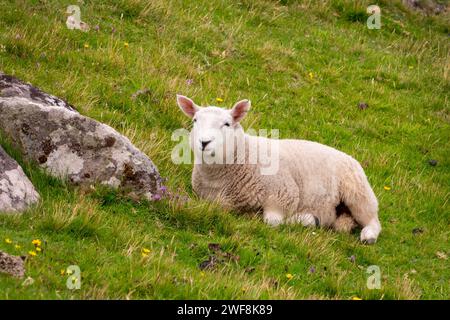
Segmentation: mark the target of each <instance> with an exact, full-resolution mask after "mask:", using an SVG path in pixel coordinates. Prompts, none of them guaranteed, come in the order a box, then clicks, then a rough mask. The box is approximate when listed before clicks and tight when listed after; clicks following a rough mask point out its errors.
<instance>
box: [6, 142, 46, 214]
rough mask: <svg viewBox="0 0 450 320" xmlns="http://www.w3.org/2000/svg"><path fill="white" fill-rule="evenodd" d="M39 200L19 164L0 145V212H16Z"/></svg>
mask: <svg viewBox="0 0 450 320" xmlns="http://www.w3.org/2000/svg"><path fill="white" fill-rule="evenodd" d="M38 201H39V194H38V193H37V192H36V190H35V189H34V187H33V184H32V183H31V181H30V180H29V179H28V177H27V176H26V175H25V173H24V172H23V170H22V168H21V167H20V165H19V164H18V163H17V162H16V161H14V160H13V159H12V158H10V157H9V155H8V154H7V153H6V152H5V150H3V148H2V147H0V212H7V213H18V212H21V211H24V210H26V209H27V208H28V206H30V205H32V204H34V203H36V202H38Z"/></svg>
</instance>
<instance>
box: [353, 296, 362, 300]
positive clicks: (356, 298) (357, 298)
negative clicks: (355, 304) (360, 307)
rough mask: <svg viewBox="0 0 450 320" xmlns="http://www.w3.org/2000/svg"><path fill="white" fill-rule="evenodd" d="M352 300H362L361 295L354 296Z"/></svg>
mask: <svg viewBox="0 0 450 320" xmlns="http://www.w3.org/2000/svg"><path fill="white" fill-rule="evenodd" d="M352 300H362V299H361V298H360V297H357V296H354V297H352Z"/></svg>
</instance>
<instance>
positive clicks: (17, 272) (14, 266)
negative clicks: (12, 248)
mask: <svg viewBox="0 0 450 320" xmlns="http://www.w3.org/2000/svg"><path fill="white" fill-rule="evenodd" d="M24 262H25V257H17V256H12V255H9V254H7V253H6V252H2V251H0V272H1V273H6V274H9V275H11V276H13V277H17V278H23V276H24V275H25V263H24Z"/></svg>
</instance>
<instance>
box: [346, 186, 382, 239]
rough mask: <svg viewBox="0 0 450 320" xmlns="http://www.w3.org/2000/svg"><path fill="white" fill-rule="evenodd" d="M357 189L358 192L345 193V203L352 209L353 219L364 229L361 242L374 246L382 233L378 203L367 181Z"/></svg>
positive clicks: (348, 191) (349, 191)
mask: <svg viewBox="0 0 450 320" xmlns="http://www.w3.org/2000/svg"><path fill="white" fill-rule="evenodd" d="M356 188H357V190H347V191H346V192H345V193H344V194H345V199H344V202H345V204H346V205H347V207H348V208H349V209H350V211H351V214H352V217H353V218H354V219H355V220H356V222H357V223H358V224H359V225H360V226H361V227H362V230H361V235H360V239H361V242H363V243H367V244H373V243H375V242H376V241H377V238H378V235H379V234H380V232H381V225H380V221H379V220H378V201H377V198H376V197H375V194H374V193H373V191H372V188H371V187H370V185H369V183H368V182H367V180H365V181H364V182H363V183H361V184H360V185H359V186H356ZM352 191H353V192H352Z"/></svg>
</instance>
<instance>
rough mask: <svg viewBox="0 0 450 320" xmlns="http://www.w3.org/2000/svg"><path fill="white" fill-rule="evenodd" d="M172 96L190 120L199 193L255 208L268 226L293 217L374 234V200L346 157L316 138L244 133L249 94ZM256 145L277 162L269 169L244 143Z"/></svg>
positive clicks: (367, 236) (367, 238)
mask: <svg viewBox="0 0 450 320" xmlns="http://www.w3.org/2000/svg"><path fill="white" fill-rule="evenodd" d="M177 104H178V106H179V107H180V108H181V110H182V111H183V112H184V113H185V114H186V115H187V116H188V117H190V118H191V119H192V120H193V128H192V130H191V132H190V136H189V143H190V148H191V149H192V150H193V153H194V169H193V172H192V187H193V190H194V192H195V193H196V194H197V195H198V196H199V197H200V198H204V199H207V200H212V201H218V202H219V203H220V204H221V205H223V206H224V207H225V208H228V209H231V210H234V211H237V212H262V214H263V220H264V221H265V222H266V223H268V224H269V225H272V226H277V225H279V224H282V223H301V224H302V225H304V226H311V227H317V226H322V227H329V228H333V229H335V230H337V231H350V230H351V229H353V227H355V226H357V225H359V226H360V227H361V228H362V230H361V234H360V240H361V242H362V243H366V244H373V243H375V242H376V240H377V238H378V235H379V233H380V231H381V225H380V221H379V219H378V201H377V198H376V196H375V194H374V192H373V190H372V188H371V187H370V185H369V182H368V180H367V177H366V175H365V173H364V170H363V169H362V167H361V165H360V164H359V163H358V161H356V160H355V159H354V158H352V157H351V156H349V155H347V154H345V153H343V152H341V151H338V150H336V149H334V148H332V147H329V146H326V145H323V144H320V143H317V142H312V141H306V140H293V139H269V138H266V137H260V136H253V135H249V134H247V133H245V132H244V130H243V128H242V126H241V125H240V121H241V120H242V119H243V118H244V117H245V115H246V114H247V112H248V111H249V109H250V106H251V102H250V101H249V100H242V101H239V102H237V103H236V104H235V105H234V106H233V107H232V109H224V108H219V107H215V106H208V107H200V106H197V105H196V104H195V103H194V102H193V101H192V100H191V99H189V98H188V97H185V96H182V95H177ZM229 137H231V140H230V139H229ZM263 146H264V147H268V148H269V149H270V150H271V152H272V153H273V154H272V155H273V156H274V157H272V158H271V159H272V162H273V161H275V162H276V161H277V162H278V166H275V167H276V170H275V172H272V173H269V174H267V173H264V172H263V169H264V168H266V169H267V166H268V164H267V163H262V162H261V161H260V160H259V159H258V160H257V161H256V162H251V161H250V156H249V154H252V150H254V149H260V148H261V147H263ZM239 148H241V149H239ZM242 148H243V149H242ZM239 150H241V151H242V150H244V151H245V152H239ZM230 154H231V157H229V156H230ZM218 159H219V160H221V161H217V160H218Z"/></svg>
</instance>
